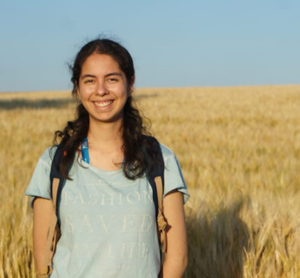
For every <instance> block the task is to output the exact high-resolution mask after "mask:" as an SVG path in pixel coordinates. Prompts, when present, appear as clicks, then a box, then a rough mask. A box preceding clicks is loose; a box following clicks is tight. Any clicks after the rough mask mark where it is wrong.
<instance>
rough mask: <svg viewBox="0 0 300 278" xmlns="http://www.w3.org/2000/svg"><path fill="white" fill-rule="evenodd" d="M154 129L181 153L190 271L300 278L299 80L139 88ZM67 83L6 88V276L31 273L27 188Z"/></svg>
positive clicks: (62, 116) (2, 202) (2, 160)
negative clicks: (55, 88)
mask: <svg viewBox="0 0 300 278" xmlns="http://www.w3.org/2000/svg"><path fill="white" fill-rule="evenodd" d="M135 97H136V105H137V106H138V107H139V108H140V109H141V110H142V111H143V112H144V114H145V116H146V117H148V118H149V119H151V122H152V126H151V131H152V133H153V134H154V135H155V136H156V137H157V138H158V139H159V141H160V142H162V143H163V144H165V145H167V146H168V147H170V148H171V149H172V150H173V151H174V152H175V153H176V155H177V157H178V159H179V162H180V164H181V167H182V170H183V174H184V177H185V180H186V183H187V186H188V189H189V191H190V194H191V198H190V200H189V202H188V203H187V204H186V206H185V210H186V218H187V230H188V241H189V265H188V268H187V270H186V273H185V276H184V277H185V278H194V277H197V278H202V277H203V278H235V277H237V278H242V277H243V278H269V277H270V278H271V277H272V278H275V277H282V278H294V277H295V278H296V277H300V232H299V231H300V227H299V225H300V218H299V215H300V202H299V200H300V114H299V107H300V86H296V85H295V86H292V85H291V86H251V87H225V88H222V87H215V88H213V87H207V88H174V89H136V91H135ZM73 109H74V103H73V101H72V99H71V97H70V92H67V91H62V92H31V93H2V94H0V115H1V122H0V140H1V150H0V173H1V175H0V176H1V179H2V182H1V194H0V206H1V215H0V220H1V226H0V233H1V236H0V278H11V277H12V278H18V277H22V278H24V277H26V278H29V277H35V275H34V263H33V260H32V211H31V209H30V206H29V199H28V197H25V196H24V191H25V189H26V187H27V185H28V183H29V180H30V177H31V174H32V172H33V169H34V167H35V165H36V163H37V160H38V158H39V156H40V155H41V154H42V152H43V151H44V149H45V148H47V147H48V146H50V145H51V143H52V138H53V133H54V131H55V130H57V129H61V128H62V127H63V125H64V124H65V122H66V121H67V120H69V119H71V118H72V117H73V114H74V112H73Z"/></svg>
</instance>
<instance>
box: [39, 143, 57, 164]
mask: <svg viewBox="0 0 300 278" xmlns="http://www.w3.org/2000/svg"><path fill="white" fill-rule="evenodd" d="M56 149H57V146H52V147H49V148H47V149H46V150H45V151H44V152H43V154H42V155H41V156H40V159H39V161H38V164H44V166H47V167H50V166H51V163H52V160H53V157H54V155H55V152H56Z"/></svg>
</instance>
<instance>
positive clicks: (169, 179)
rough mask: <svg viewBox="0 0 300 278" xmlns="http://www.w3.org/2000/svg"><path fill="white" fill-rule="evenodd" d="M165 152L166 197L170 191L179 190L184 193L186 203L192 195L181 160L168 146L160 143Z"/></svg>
mask: <svg viewBox="0 0 300 278" xmlns="http://www.w3.org/2000/svg"><path fill="white" fill-rule="evenodd" d="M160 146H161V150H162V153H163V158H164V163H165V172H164V197H165V196H166V195H167V194H169V193H170V192H172V191H174V190H177V191H179V192H181V193H182V194H183V201H184V203H186V202H187V200H188V199H189V197H190V195H189V193H188V190H187V187H186V184H185V181H184V178H183V175H182V172H181V168H180V165H179V162H178V160H177V158H176V156H175V154H174V153H173V152H172V151H171V150H170V149H169V148H167V147H166V146H164V145H162V144H160Z"/></svg>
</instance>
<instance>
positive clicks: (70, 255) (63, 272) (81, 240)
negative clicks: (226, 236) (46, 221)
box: [26, 144, 189, 278]
mask: <svg viewBox="0 0 300 278" xmlns="http://www.w3.org/2000/svg"><path fill="white" fill-rule="evenodd" d="M161 149H162V153H163V158H164V163H165V174H164V175H165V176H164V180H165V188H164V195H167V194H168V193H169V192H171V191H173V190H178V191H180V192H182V193H183V195H184V202H186V201H187V199H188V197H189V195H188V192H187V189H186V185H185V182H184V179H183V177H182V173H181V170H180V166H179V164H178V161H177V159H176V157H175V155H174V153H173V152H172V151H171V150H170V149H168V148H167V147H165V146H164V145H162V144H161ZM54 153H55V148H53V149H51V148H49V149H47V150H46V151H45V152H44V153H43V155H42V156H41V158H40V160H39V162H38V164H37V166H36V168H35V171H34V173H33V176H32V179H31V181H30V184H29V186H28V188H27V190H26V195H30V196H33V197H42V198H46V199H51V196H50V167H51V161H52V157H53V155H54ZM69 173H70V177H71V178H72V181H70V180H67V181H66V183H65V186H64V188H63V190H62V195H61V203H60V207H59V208H60V215H59V217H60V219H61V234H62V235H61V238H60V240H59V241H58V243H57V247H56V253H55V255H54V258H53V268H54V270H53V273H52V274H51V278H58V277H63V278H96V277H99V278H100V277H101V278H102V277H103V278H110V277H114V278H128V277H130V278H140V277H144V278H157V276H158V273H159V271H160V251H159V245H158V237H157V228H156V219H155V206H154V203H153V197H152V196H153V195H152V188H151V186H150V184H149V183H148V181H147V179H146V178H139V179H137V180H129V179H127V178H126V177H125V176H124V174H123V171H122V169H120V170H117V171H104V170H101V169H98V168H95V167H93V166H92V165H89V164H87V163H85V162H84V161H83V160H81V159H80V158H78V157H76V158H75V161H74V163H73V165H72V167H71V169H70V172H69Z"/></svg>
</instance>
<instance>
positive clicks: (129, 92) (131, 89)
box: [128, 76, 135, 96]
mask: <svg viewBox="0 0 300 278" xmlns="http://www.w3.org/2000/svg"><path fill="white" fill-rule="evenodd" d="M134 82H135V76H133V77H132V78H131V84H130V86H129V88H128V96H131V95H132V92H133V85H134Z"/></svg>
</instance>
